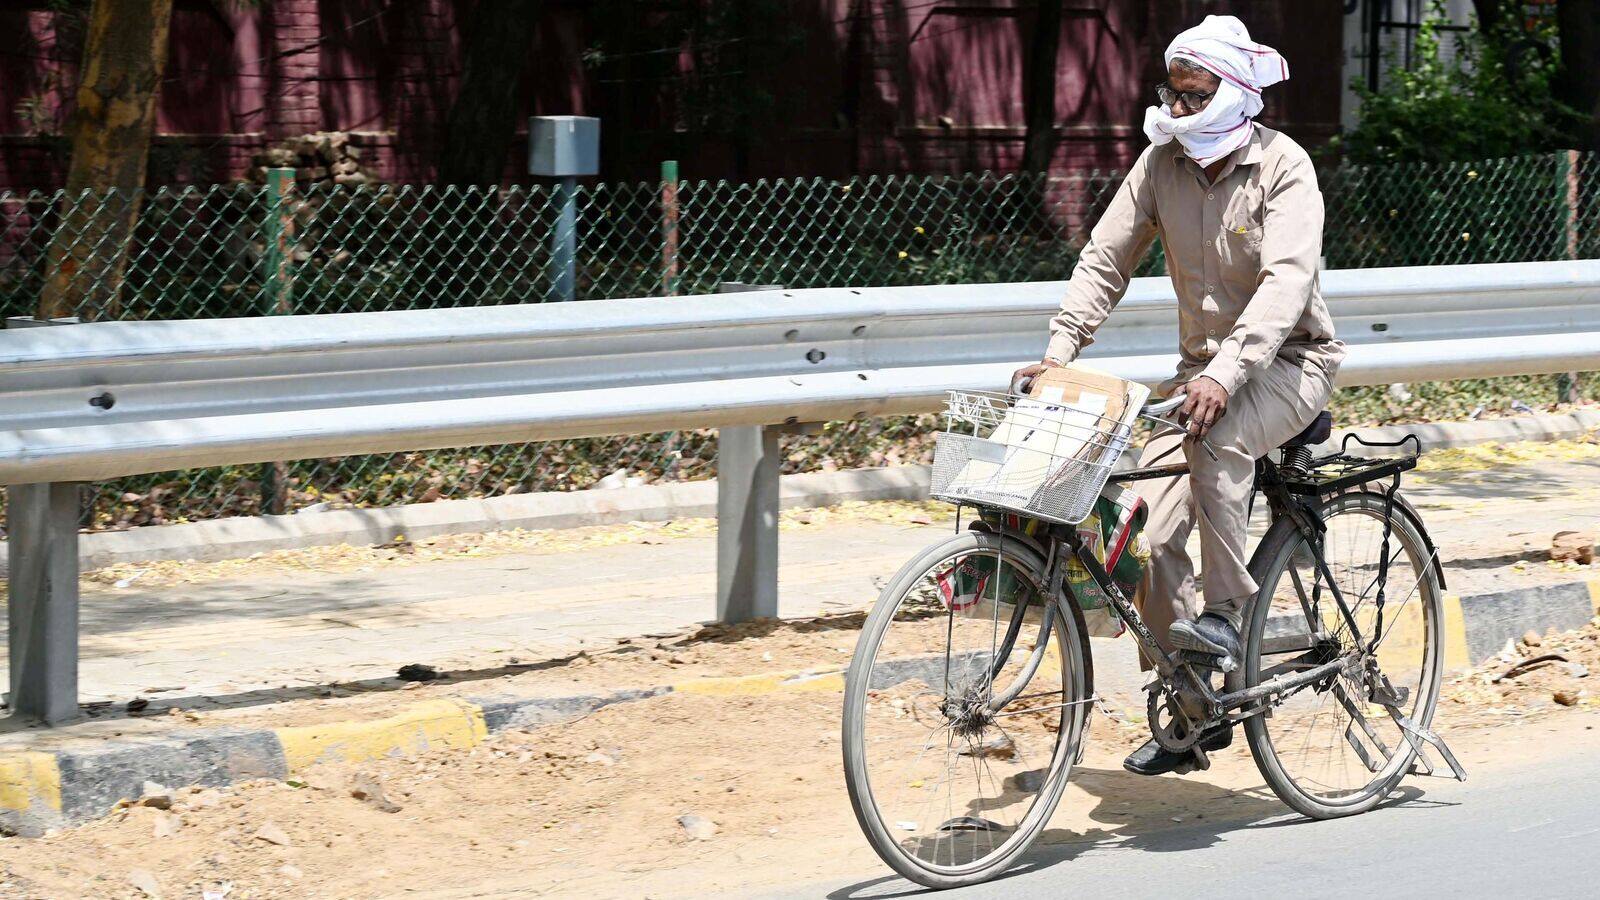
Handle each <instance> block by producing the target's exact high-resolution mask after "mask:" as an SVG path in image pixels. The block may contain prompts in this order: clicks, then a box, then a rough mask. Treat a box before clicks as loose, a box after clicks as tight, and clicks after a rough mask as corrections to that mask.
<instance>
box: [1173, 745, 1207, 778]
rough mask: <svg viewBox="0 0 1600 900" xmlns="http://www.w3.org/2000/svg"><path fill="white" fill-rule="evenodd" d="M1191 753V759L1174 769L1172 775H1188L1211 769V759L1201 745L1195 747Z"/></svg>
mask: <svg viewBox="0 0 1600 900" xmlns="http://www.w3.org/2000/svg"><path fill="white" fill-rule="evenodd" d="M1189 753H1190V756H1189V758H1188V759H1186V760H1184V761H1183V762H1182V763H1180V764H1179V765H1178V767H1177V768H1176V769H1173V770H1172V774H1174V775H1187V774H1189V773H1190V772H1204V771H1205V770H1207V769H1209V768H1211V757H1210V756H1209V755H1208V754H1207V753H1206V751H1205V750H1204V749H1202V748H1201V747H1200V745H1199V744H1196V745H1194V747H1193V748H1192V749H1191V750H1190V751H1189Z"/></svg>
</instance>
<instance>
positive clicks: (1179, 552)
mask: <svg viewBox="0 0 1600 900" xmlns="http://www.w3.org/2000/svg"><path fill="white" fill-rule="evenodd" d="M1330 382H1331V378H1330V373H1326V372H1324V371H1323V370H1322V368H1321V367H1320V366H1318V365H1317V364H1316V363H1313V362H1306V363H1295V362H1290V361H1288V360H1285V359H1274V360H1273V361H1272V363H1271V364H1270V365H1269V366H1268V367H1267V368H1266V369H1265V370H1261V371H1257V372H1255V373H1254V374H1252V375H1251V377H1250V380H1248V381H1246V382H1245V383H1244V384H1243V385H1242V386H1241V387H1240V388H1239V389H1238V390H1237V391H1236V392H1234V394H1233V396H1231V397H1229V398H1228V408H1227V412H1226V414H1225V415H1223V417H1222V419H1221V420H1220V421H1218V422H1217V423H1216V425H1214V426H1212V428H1211V432H1210V434H1208V435H1207V436H1206V441H1207V443H1209V444H1210V446H1211V449H1212V451H1213V452H1214V453H1216V455H1217V458H1216V459H1215V460H1213V459H1212V458H1211V457H1210V455H1208V454H1207V453H1206V452H1205V450H1204V449H1202V448H1201V447H1199V446H1197V445H1196V443H1195V442H1193V441H1191V440H1188V439H1187V438H1186V437H1185V436H1184V435H1182V434H1180V433H1178V432H1166V433H1163V434H1160V435H1157V436H1156V437H1154V438H1152V439H1151V440H1150V441H1149V443H1147V444H1145V446H1144V452H1143V453H1141V454H1140V456H1139V465H1140V466H1141V467H1144V466H1164V465H1171V464H1173V463H1177V462H1181V461H1183V459H1185V458H1186V459H1187V460H1188V462H1189V468H1190V474H1189V475H1182V476H1178V477H1176V478H1153V479H1151V480H1149V481H1137V482H1134V483H1133V487H1134V488H1135V489H1136V490H1137V491H1138V492H1139V495H1140V496H1141V497H1143V498H1144V500H1145V502H1146V503H1147V504H1148V505H1149V507H1150V513H1149V518H1148V520H1147V524H1146V526H1145V534H1146V535H1148V536H1149V539H1150V565H1149V566H1148V568H1147V569H1146V570H1145V573H1144V579H1143V580H1142V581H1140V583H1139V590H1138V591H1137V593H1136V594H1135V595H1134V604H1135V605H1136V606H1138V607H1139V614H1140V615H1141V616H1142V617H1143V618H1144V621H1145V623H1146V624H1147V625H1149V626H1150V630H1151V631H1153V632H1154V633H1155V635H1156V638H1157V639H1158V640H1159V641H1160V642H1161V644H1162V646H1163V647H1164V648H1165V649H1166V650H1167V652H1169V653H1170V652H1171V650H1172V648H1171V647H1170V646H1168V644H1167V629H1168V628H1170V627H1171V625H1172V623H1173V622H1175V621H1177V620H1179V619H1192V618H1194V617H1195V616H1197V615H1198V614H1199V612H1200V610H1199V609H1198V608H1197V604H1196V601H1195V575H1194V561H1193V560H1191V559H1190V558H1189V552H1188V550H1187V549H1186V547H1185V544H1186V543H1187V541H1188V540H1189V532H1190V531H1191V530H1192V529H1193V528H1194V526H1195V522H1196V521H1197V520H1198V521H1199V524H1200V567H1201V571H1202V573H1203V575H1204V579H1205V587H1204V594H1205V606H1204V611H1205V612H1209V613H1215V614H1217V615H1220V616H1223V617H1224V618H1226V619H1228V620H1229V621H1230V622H1232V623H1233V625H1234V627H1236V628H1242V625H1243V623H1242V622H1241V618H1242V616H1243V612H1244V607H1245V604H1246V603H1247V602H1249V600H1250V598H1251V597H1253V596H1255V592H1256V582H1255V579H1253V578H1251V577H1250V572H1249V571H1248V570H1247V569H1246V564H1247V563H1248V562H1249V557H1248V556H1246V555H1245V541H1246V534H1245V528H1246V526H1247V525H1248V524H1249V509H1250V492H1251V488H1252V486H1253V485H1254V482H1255V465H1256V460H1257V459H1259V458H1261V457H1263V456H1266V455H1267V454H1268V453H1269V452H1271V451H1272V450H1275V449H1277V448H1278V447H1279V446H1280V445H1282V444H1283V442H1284V441H1287V440H1289V439H1290V438H1292V437H1294V436H1295V435H1297V434H1299V433H1300V432H1301V431H1303V430H1304V429H1305V427H1306V426H1307V425H1310V424H1311V420H1312V419H1313V418H1315V417H1316V415H1317V413H1318V412H1319V411H1321V410H1322V408H1323V407H1324V406H1325V405H1327V402H1328V397H1329V395H1330V394H1331V393H1332V385H1331V383H1330ZM1145 665H1146V667H1147V668H1148V662H1146V663H1145Z"/></svg>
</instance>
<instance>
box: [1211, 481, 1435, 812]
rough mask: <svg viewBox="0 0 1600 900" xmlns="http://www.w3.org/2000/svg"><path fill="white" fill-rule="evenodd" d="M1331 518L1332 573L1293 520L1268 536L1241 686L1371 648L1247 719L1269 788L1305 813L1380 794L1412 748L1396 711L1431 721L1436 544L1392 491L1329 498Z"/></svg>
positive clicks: (1327, 517) (1340, 808) (1371, 801)
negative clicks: (1358, 663) (1349, 667)
mask: <svg viewBox="0 0 1600 900" xmlns="http://www.w3.org/2000/svg"><path fill="white" fill-rule="evenodd" d="M1321 515H1322V518H1323V520H1324V522H1325V524H1326V526H1327V531H1326V533H1325V534H1324V535H1323V541H1322V556H1323V559H1324V560H1326V562H1327V574H1324V572H1323V571H1321V569H1320V567H1318V566H1317V565H1316V561H1315V556H1314V555H1313V552H1312V547H1311V546H1310V545H1309V544H1308V543H1307V541H1306V538H1305V536H1304V535H1302V534H1301V533H1300V532H1299V531H1298V530H1296V529H1295V528H1293V527H1292V526H1291V524H1290V523H1289V522H1288V521H1282V522H1280V523H1279V524H1278V525H1277V526H1275V527H1274V528H1273V530H1272V531H1271V532H1269V534H1268V535H1267V537H1266V538H1265V539H1264V540H1263V542H1262V545H1261V549H1260V551H1258V554H1257V556H1256V559H1255V562H1256V563H1258V564H1260V571H1258V572H1256V573H1255V575H1256V580H1257V582H1258V583H1259V585H1260V590H1259V592H1258V593H1257V595H1256V599H1255V603H1254V608H1253V610H1252V612H1251V616H1250V621H1249V631H1248V637H1247V641H1246V648H1245V657H1246V659H1245V665H1244V667H1243V669H1242V670H1241V671H1240V672H1238V673H1235V675H1234V676H1232V677H1233V678H1234V679H1235V683H1234V684H1233V686H1232V687H1233V689H1237V688H1241V687H1254V686H1256V685H1258V684H1260V683H1262V682H1263V681H1266V680H1268V679H1270V678H1271V677H1273V676H1274V675H1278V674H1284V673H1286V672H1291V671H1294V670H1296V669H1297V668H1309V667H1311V666H1312V665H1315V664H1319V663H1321V662H1327V661H1331V660H1333V659H1337V658H1340V657H1348V656H1350V655H1351V654H1357V655H1359V654H1362V653H1363V652H1365V651H1366V649H1367V648H1369V647H1371V648H1374V649H1375V653H1374V654H1373V658H1372V659H1370V660H1369V661H1368V664H1367V667H1366V668H1365V670H1364V671H1363V672H1360V673H1351V672H1348V671H1341V672H1340V673H1339V674H1337V675H1334V676H1330V677H1329V678H1327V679H1325V680H1323V681H1320V682H1316V683H1314V684H1312V685H1309V686H1307V687H1304V688H1301V689H1299V690H1298V691H1294V692H1291V693H1290V694H1288V695H1283V696H1280V697H1278V698H1277V699H1276V702H1274V703H1272V704H1269V705H1268V707H1267V709H1266V710H1265V711H1262V712H1260V713H1257V714H1256V715H1253V716H1251V717H1250V718H1248V719H1246V720H1245V733H1246V735H1247V736H1248V738H1249V741H1250V750H1251V753H1252V754H1253V755H1254V756H1255V760H1256V766H1257V768H1259V769H1260V770H1261V775H1262V777H1263V778H1265V779H1266V782H1267V784H1268V785H1270V786H1271V787H1272V790H1273V791H1274V792H1275V793H1276V794H1277V795H1278V796H1279V798H1281V799H1282V800H1283V801H1284V802H1285V803H1287V804H1288V805H1289V806H1291V807H1293V808H1294V809H1295V810H1297V811H1299V812H1301V813H1303V814H1305V815H1307V816H1311V817H1312V818H1317V819H1330V818H1336V817H1339V816H1348V815H1354V814H1356V813H1360V812H1365V811H1367V810H1369V809H1371V808H1372V807H1374V806H1376V805H1378V804H1379V803H1381V802H1382V801H1383V799H1384V798H1385V797H1387V796H1388V795H1389V792H1390V791H1392V790H1393V789H1394V786H1395V785H1396V784H1397V783H1398V782H1399V781H1400V779H1401V778H1402V777H1404V775H1405V774H1406V772H1407V771H1409V770H1410V768H1411V764H1412V762H1413V761H1414V760H1415V759H1416V750H1415V749H1414V748H1413V746H1412V744H1411V741H1410V740H1408V737H1407V735H1406V733H1405V731H1404V728H1403V726H1402V725H1401V722H1400V717H1401V716H1404V717H1406V718H1407V719H1409V721H1410V722H1412V723H1415V724H1416V725H1417V726H1420V727H1422V728H1427V727H1428V725H1429V723H1430V722H1431V721H1432V720H1433V712H1434V707H1435V704H1436V703H1437V701H1438V696H1439V681H1440V672H1441V662H1442V660H1441V657H1442V644H1443V629H1442V621H1441V617H1442V612H1441V598H1440V594H1441V590H1442V589H1441V587H1440V585H1439V581H1438V578H1437V575H1436V570H1435V568H1434V562H1433V556H1432V553H1431V551H1430V550H1429V548H1428V543H1427V541H1425V540H1424V539H1423V536H1422V534H1421V532H1420V531H1418V529H1417V527H1416V526H1415V525H1414V524H1413V523H1412V521H1411V520H1410V519H1409V518H1408V517H1406V516H1405V515H1404V514H1402V513H1401V511H1400V510H1399V509H1398V508H1392V507H1391V506H1390V504H1389V503H1388V501H1387V499H1386V498H1385V497H1384V496H1383V495H1382V494H1379V493H1376V492H1371V491H1357V492H1353V493H1347V494H1341V495H1338V496H1335V497H1331V498H1329V499H1328V500H1326V501H1325V502H1324V503H1323V505H1322V507H1321ZM1386 522H1387V528H1386V527H1385V523H1386ZM1386 532H1387V533H1386ZM1385 558H1386V559H1387V562H1386V563H1385V562H1384V560H1385ZM1252 568H1256V567H1255V566H1252ZM1327 575H1331V576H1332V582H1333V583H1334V584H1337V585H1338V588H1339V591H1340V592H1341V594H1342V595H1343V596H1344V598H1345V602H1346V605H1347V606H1348V607H1349V610H1350V615H1349V616H1348V617H1347V616H1346V615H1345V613H1344V612H1343V611H1342V610H1340V608H1339V605H1338V603H1337V602H1336V601H1335V600H1334V598H1333V594H1332V591H1331V589H1330V587H1329V578H1328V577H1327ZM1380 596H1381V598H1382V602H1381V603H1380ZM1351 620H1353V621H1354V623H1355V628H1354V629H1352V628H1351V626H1350V622H1351ZM1380 700H1387V701H1388V702H1379V701H1380Z"/></svg>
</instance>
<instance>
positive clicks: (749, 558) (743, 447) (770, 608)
mask: <svg viewBox="0 0 1600 900" xmlns="http://www.w3.org/2000/svg"><path fill="white" fill-rule="evenodd" d="M777 615H778V432H777V430H776V429H772V428H767V427H764V426H761V425H740V426H735V427H729V428H723V429H720V430H718V432H717V621H719V622H748V621H749V620H751V619H757V618H763V617H775V616H777Z"/></svg>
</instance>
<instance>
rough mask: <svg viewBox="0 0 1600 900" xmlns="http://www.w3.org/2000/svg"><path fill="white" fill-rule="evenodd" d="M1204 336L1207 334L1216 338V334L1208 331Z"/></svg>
mask: <svg viewBox="0 0 1600 900" xmlns="http://www.w3.org/2000/svg"><path fill="white" fill-rule="evenodd" d="M1206 334H1209V335H1211V336H1212V337H1216V336H1217V333H1216V332H1215V331H1208V332H1206Z"/></svg>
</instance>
